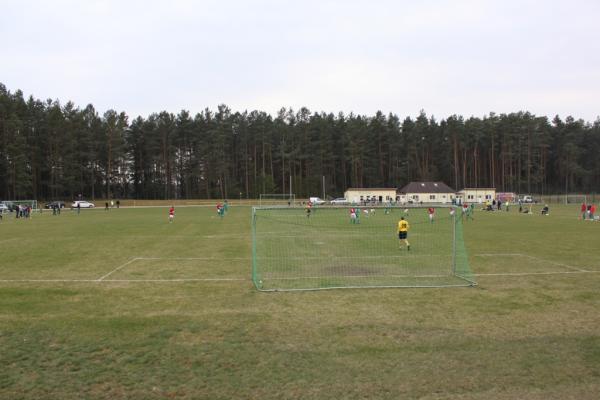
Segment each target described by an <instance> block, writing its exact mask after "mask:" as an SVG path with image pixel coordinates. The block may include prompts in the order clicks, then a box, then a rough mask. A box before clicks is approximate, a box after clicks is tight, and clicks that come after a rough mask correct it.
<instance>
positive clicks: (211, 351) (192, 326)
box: [0, 206, 600, 400]
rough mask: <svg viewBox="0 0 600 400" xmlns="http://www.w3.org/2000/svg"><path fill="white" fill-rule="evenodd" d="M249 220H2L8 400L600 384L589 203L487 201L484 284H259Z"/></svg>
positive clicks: (153, 211) (593, 390)
mask: <svg viewBox="0 0 600 400" xmlns="http://www.w3.org/2000/svg"><path fill="white" fill-rule="evenodd" d="M314 217H318V213H317V214H316V215H315V216H314ZM250 221H251V219H250V208H248V207H232V208H231V209H230V212H229V214H228V215H227V216H226V217H225V218H224V219H222V220H221V219H219V218H218V217H217V216H216V215H215V213H214V207H210V208H209V207H187V208H183V207H182V208H178V209H177V213H176V218H175V222H174V223H173V224H168V223H167V209H166V208H139V209H126V208H122V209H119V210H116V209H115V210H111V211H109V212H105V211H103V210H84V211H82V212H81V214H80V215H77V214H76V213H71V212H63V214H62V215H60V216H52V215H51V213H47V212H46V213H44V214H42V215H37V214H36V215H34V217H33V218H32V219H31V220H16V219H13V218H5V219H4V221H2V222H1V223H0V350H1V351H0V365H1V366H2V368H1V369H0V399H82V398H84V399H115V398H127V399H155V398H156V399H162V398H177V399H232V398H243V399H250V398H252V399H254V398H256V399H259V398H260V399H366V398H375V399H417V398H418V399H544V400H546V399H598V398H599V393H600V311H599V310H600V290H599V288H600V251H599V249H598V246H599V243H600V240H599V239H600V223H591V222H583V221H579V220H578V219H577V207H575V206H574V207H565V206H563V207H558V206H555V207H552V210H551V215H550V216H548V217H542V216H540V215H537V214H535V215H519V214H518V213H516V210H515V211H514V212H510V213H504V212H498V213H484V212H478V213H476V215H475V220H474V221H469V222H468V223H467V224H466V225H465V241H466V246H467V249H468V252H469V261H470V265H471V268H472V270H473V272H474V273H475V278H476V280H477V283H478V286H477V287H474V288H441V289H346V290H328V291H317V292H285V293H261V292H258V291H257V290H256V289H254V287H253V285H252V282H251V280H250V276H251V236H250ZM393 240H394V244H396V241H395V239H393Z"/></svg>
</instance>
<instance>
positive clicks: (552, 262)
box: [523, 254, 589, 272]
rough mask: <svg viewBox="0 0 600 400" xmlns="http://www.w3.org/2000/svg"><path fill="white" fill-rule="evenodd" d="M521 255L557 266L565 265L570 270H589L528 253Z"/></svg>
mask: <svg viewBox="0 0 600 400" xmlns="http://www.w3.org/2000/svg"><path fill="white" fill-rule="evenodd" d="M523 257H528V258H532V259H534V260H538V261H542V262H546V263H550V264H554V265H557V266H559V267H565V268H568V269H571V270H573V271H578V272H589V271H588V270H586V269H582V268H577V267H574V266H572V265H567V264H563V263H558V262H555V261H550V260H544V259H542V258H539V257H534V256H530V255H529V254H524V255H523Z"/></svg>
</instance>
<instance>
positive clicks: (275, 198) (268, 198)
mask: <svg viewBox="0 0 600 400" xmlns="http://www.w3.org/2000/svg"><path fill="white" fill-rule="evenodd" d="M258 204H259V207H268V206H284V207H287V206H294V205H295V204H296V195H295V194H293V193H289V194H276V193H263V194H260V196H259V198H258Z"/></svg>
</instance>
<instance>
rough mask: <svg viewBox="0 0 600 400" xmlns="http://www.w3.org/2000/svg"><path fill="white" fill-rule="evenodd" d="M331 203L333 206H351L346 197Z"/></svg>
mask: <svg viewBox="0 0 600 400" xmlns="http://www.w3.org/2000/svg"><path fill="white" fill-rule="evenodd" d="M330 203H331V204H332V205H336V204H337V205H341V204H350V202H349V201H348V200H346V198H345V197H338V198H337V199H333V200H331V201H330Z"/></svg>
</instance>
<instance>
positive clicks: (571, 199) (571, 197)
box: [565, 194, 587, 204]
mask: <svg viewBox="0 0 600 400" xmlns="http://www.w3.org/2000/svg"><path fill="white" fill-rule="evenodd" d="M581 203H586V204H587V196H586V195H585V194H568V195H566V196H565V204H581Z"/></svg>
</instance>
